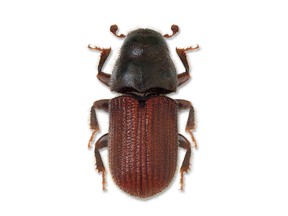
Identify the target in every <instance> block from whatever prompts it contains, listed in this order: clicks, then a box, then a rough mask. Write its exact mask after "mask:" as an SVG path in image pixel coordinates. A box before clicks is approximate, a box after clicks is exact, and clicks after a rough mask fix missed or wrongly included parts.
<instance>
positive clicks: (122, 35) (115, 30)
mask: <svg viewBox="0 0 288 216" xmlns="http://www.w3.org/2000/svg"><path fill="white" fill-rule="evenodd" d="M110 31H111V32H112V33H113V34H114V35H115V36H116V37H118V38H125V37H126V35H124V34H117V31H118V26H117V25H111V26H110Z"/></svg>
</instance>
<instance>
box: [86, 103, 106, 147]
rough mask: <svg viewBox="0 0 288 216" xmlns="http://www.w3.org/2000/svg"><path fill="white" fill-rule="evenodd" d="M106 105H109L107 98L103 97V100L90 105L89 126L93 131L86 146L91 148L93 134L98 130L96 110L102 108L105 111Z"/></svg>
mask: <svg viewBox="0 0 288 216" xmlns="http://www.w3.org/2000/svg"><path fill="white" fill-rule="evenodd" d="M108 107H109V100H108V99H104V100H98V101H95V102H94V104H93V106H92V107H91V110H90V128H91V130H92V131H93V132H92V135H91V137H90V139H89V143H88V148H89V149H90V148H91V142H92V140H93V139H94V136H95V134H96V133H97V132H98V131H99V125H98V121H97V116H96V110H104V111H105V112H108Z"/></svg>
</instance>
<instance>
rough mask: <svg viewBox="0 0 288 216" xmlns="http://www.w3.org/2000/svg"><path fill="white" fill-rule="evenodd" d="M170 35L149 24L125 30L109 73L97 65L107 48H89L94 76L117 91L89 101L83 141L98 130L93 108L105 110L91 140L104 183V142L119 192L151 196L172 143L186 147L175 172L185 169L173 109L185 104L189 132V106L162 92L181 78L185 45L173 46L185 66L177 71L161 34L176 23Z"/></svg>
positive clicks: (165, 178) (173, 156)
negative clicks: (94, 58) (105, 122)
mask: <svg viewBox="0 0 288 216" xmlns="http://www.w3.org/2000/svg"><path fill="white" fill-rule="evenodd" d="M110 30H111V32H112V33H113V34H114V35H116V36H117V37H120V38H125V37H126V36H125V35H123V34H121V35H118V34H117V30H118V27H117V26H116V25H112V26H111V28H110ZM171 30H172V31H173V34H172V35H168V34H166V35H164V36H162V35H161V34H160V33H158V32H156V31H153V30H151V29H137V30H135V31H132V32H130V33H129V34H128V35H127V37H126V39H125V41H124V44H123V45H122V47H121V51H120V56H119V58H118V60H117V61H116V64H115V67H114V69H113V71H112V75H110V74H106V73H104V72H103V71H102V67H103V64H104V62H105V60H106V59H107V57H108V55H109V53H110V51H111V49H101V48H98V47H91V46H90V45H89V48H90V49H92V50H98V51H101V58H100V62H99V65H98V75H97V77H98V79H99V80H100V81H101V82H103V83H104V84H105V85H107V86H108V87H110V89H111V90H112V91H115V92H119V93H122V94H123V95H122V96H119V97H116V98H113V99H110V100H109V99H106V100H99V101H95V102H94V104H93V106H92V108H91V114H90V127H91V129H92V130H93V133H92V136H91V138H90V140H89V147H90V146H91V142H92V140H93V138H94V135H95V134H96V133H97V131H98V130H99V126H98V121H97V118H96V112H95V111H96V110H97V109H98V110H104V111H107V112H108V114H109V132H108V133H107V134H105V135H103V136H102V137H101V138H100V139H99V140H98V141H97V142H96V144H95V157H96V168H97V170H98V171H99V172H102V178H103V189H105V167H104V165H103V161H102V159H101V156H100V152H99V149H101V148H104V147H108V155H109V167H110V171H111V174H112V177H113V179H114V181H115V183H116V184H117V185H118V186H119V187H120V188H121V189H122V190H123V191H125V192H127V193H128V194H130V195H132V196H136V197H139V198H148V197H151V196H153V195H155V194H157V193H159V192H161V191H162V190H163V189H165V188H166V187H167V186H168V185H169V184H170V182H171V180H172V178H173V176H174V175H175V170H176V166H177V154H178V147H179V146H180V147H182V148H184V149H186V150H187V151H186V155H185V158H184V161H183V163H182V166H181V168H180V172H181V179H180V183H181V189H183V173H184V172H187V171H188V169H189V163H190V156H191V146H190V142H189V141H188V140H187V139H186V138H185V137H184V136H183V135H181V134H178V127H177V115H178V111H180V110H185V109H187V110H189V116H188V121H187V125H186V131H188V132H189V133H190V135H191V137H192V140H193V142H194V144H195V147H197V146H196V142H195V139H194V136H193V134H192V130H193V129H194V127H195V124H194V109H193V106H192V105H191V103H190V102H189V101H186V100H173V99H171V98H169V97H167V96H165V95H166V94H168V93H171V92H175V91H176V89H177V87H178V86H179V85H181V84H183V83H184V82H186V81H187V80H188V79H189V77H190V75H189V65H188V62H187V59H186V51H188V50H195V49H197V48H198V45H197V46H196V47H194V48H192V47H190V48H187V49H176V51H177V54H178V56H179V57H180V60H181V61H182V63H183V64H184V67H185V69H186V70H185V72H183V73H180V74H177V72H176V69H175V66H174V63H173V61H172V60H171V58H170V55H169V50H168V47H167V44H166V41H165V39H164V38H165V37H171V36H173V35H174V34H175V33H177V31H178V26H176V25H173V26H172V27H171Z"/></svg>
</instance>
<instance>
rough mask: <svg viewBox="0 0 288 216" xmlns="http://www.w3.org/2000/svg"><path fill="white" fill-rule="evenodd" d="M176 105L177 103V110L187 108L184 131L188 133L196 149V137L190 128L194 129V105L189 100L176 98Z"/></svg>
mask: <svg viewBox="0 0 288 216" xmlns="http://www.w3.org/2000/svg"><path fill="white" fill-rule="evenodd" d="M176 102H177V105H178V110H183V109H185V110H186V109H189V116H188V120H187V124H186V131H187V132H188V133H189V134H190V136H191V139H192V141H193V143H194V146H193V147H194V148H195V149H197V148H198V145H197V142H196V139H195V137H194V135H193V133H192V130H194V129H195V116H194V107H193V106H192V104H191V102H190V101H187V100H180V99H177V100H176Z"/></svg>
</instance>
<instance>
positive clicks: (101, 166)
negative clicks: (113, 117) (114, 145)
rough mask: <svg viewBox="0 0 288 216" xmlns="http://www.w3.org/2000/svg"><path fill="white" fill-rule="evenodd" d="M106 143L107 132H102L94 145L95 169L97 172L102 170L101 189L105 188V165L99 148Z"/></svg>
mask: <svg viewBox="0 0 288 216" xmlns="http://www.w3.org/2000/svg"><path fill="white" fill-rule="evenodd" d="M107 145H108V134H104V135H103V136H102V137H100V139H99V140H98V141H97V142H96V145H95V150H94V154H95V158H96V169H97V170H98V172H99V173H100V172H102V189H103V190H105V167H104V164H103V161H102V158H101V155H100V152H99V149H102V148H105V147H107Z"/></svg>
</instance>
